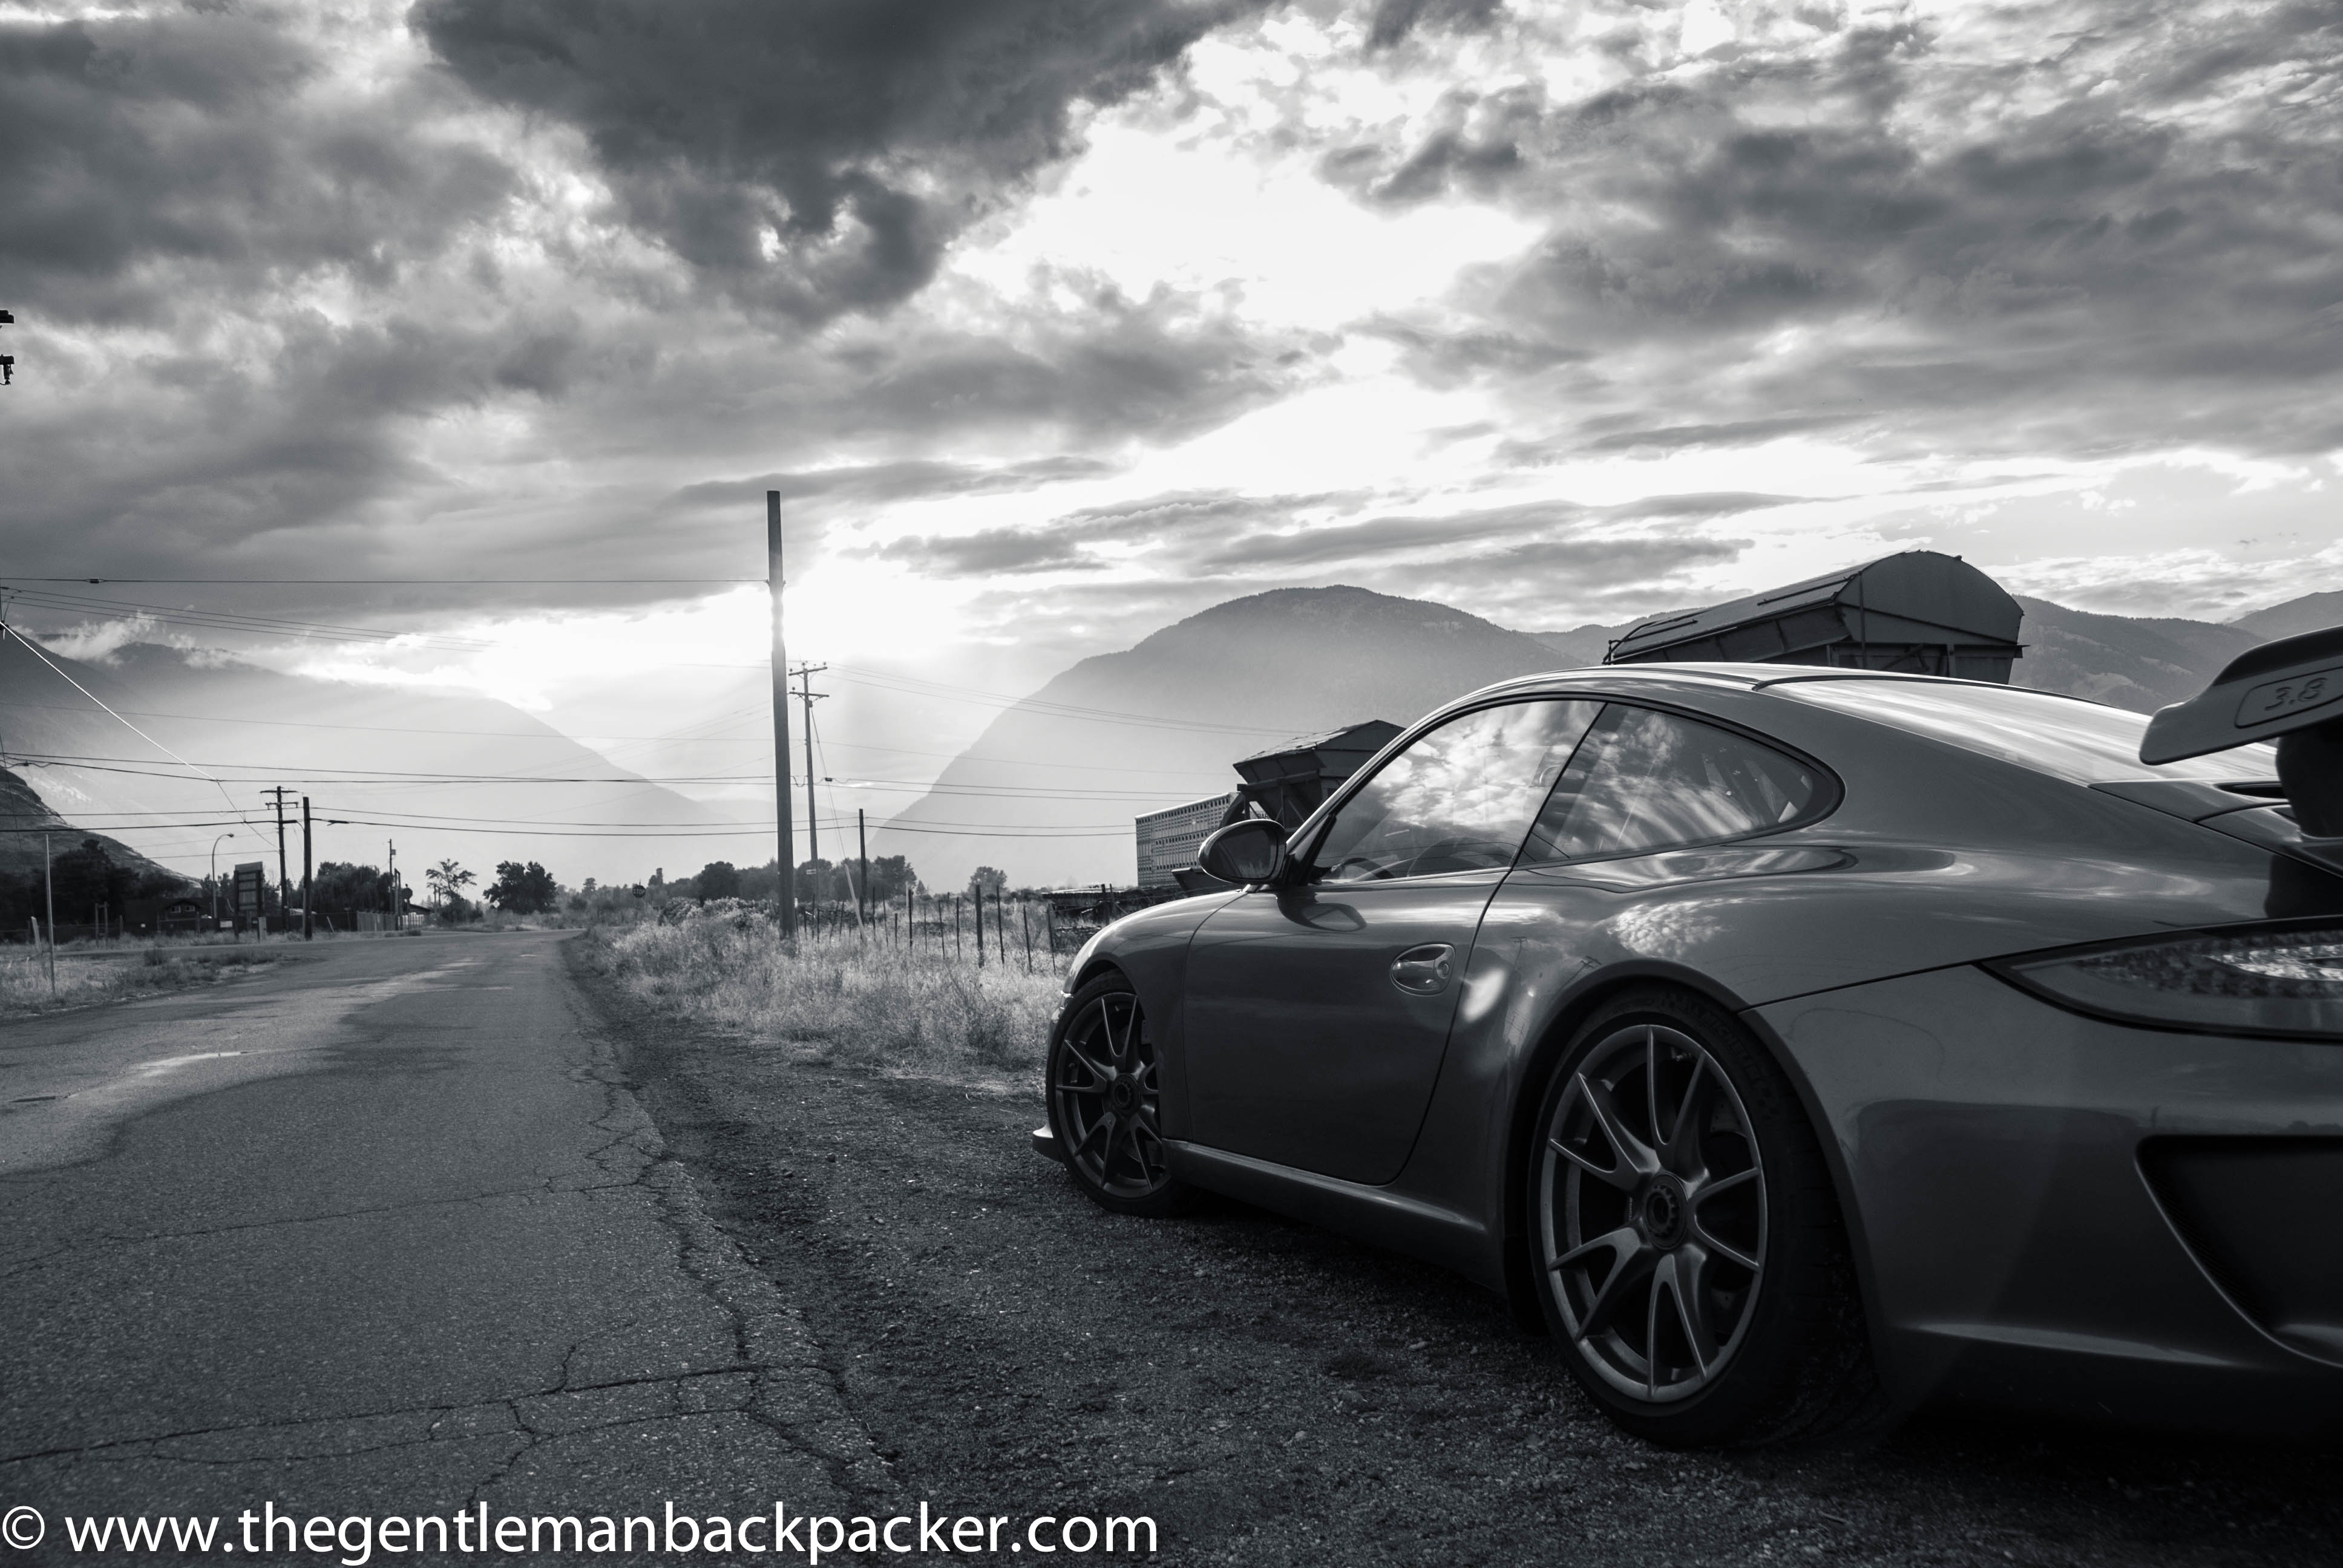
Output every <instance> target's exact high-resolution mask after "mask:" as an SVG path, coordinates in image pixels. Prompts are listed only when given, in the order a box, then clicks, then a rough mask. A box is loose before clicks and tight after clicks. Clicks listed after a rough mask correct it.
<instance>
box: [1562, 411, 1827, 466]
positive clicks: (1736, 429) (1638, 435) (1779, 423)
mask: <svg viewBox="0 0 2343 1568" xmlns="http://www.w3.org/2000/svg"><path fill="white" fill-rule="evenodd" d="M1633 417H1634V416H1632V415H1622V416H1618V417H1616V419H1615V420H1611V421H1604V423H1614V422H1627V421H1631V420H1632V419H1633ZM1859 417H1860V416H1858V415H1854V414H1788V415H1784V416H1782V417H1778V418H1774V419H1736V420H1734V421H1732V422H1731V423H1729V424H1724V425H1664V426H1660V427H1656V428H1646V429H1640V430H1614V431H1611V432H1610V433H1609V434H1607V435H1602V436H1597V437H1594V439H1593V440H1591V441H1587V442H1585V443H1584V445H1583V448H1581V449H1584V450H1585V451H1590V452H1624V451H1628V450H1631V449H1633V448H1634V447H1659V448H1661V449H1663V450H1665V451H1679V450H1682V449H1684V448H1685V447H1755V446H1757V445H1760V444H1761V443H1763V442H1766V441H1777V440H1779V439H1781V438H1782V437H1785V436H1803V435H1805V433H1806V432H1808V431H1810V430H1829V429H1834V428H1836V427H1841V426H1845V425H1850V424H1853V423H1855V421H1856V420H1857V419H1858V418H1859ZM1566 449H1568V448H1561V449H1555V452H1554V455H1555V456H1560V455H1561V451H1562V450H1566ZM1531 455H1532V454H1530V453H1528V452H1523V453H1521V454H1520V456H1523V457H1529V456H1531Z"/></svg>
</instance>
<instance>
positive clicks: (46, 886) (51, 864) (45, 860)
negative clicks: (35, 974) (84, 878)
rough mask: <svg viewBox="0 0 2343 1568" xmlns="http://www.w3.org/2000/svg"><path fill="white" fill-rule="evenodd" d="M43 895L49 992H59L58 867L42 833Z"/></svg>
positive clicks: (47, 841)
mask: <svg viewBox="0 0 2343 1568" xmlns="http://www.w3.org/2000/svg"><path fill="white" fill-rule="evenodd" d="M41 887H42V890H43V892H42V896H43V897H44V898H45V899H46V900H48V906H49V994H50V995H51V996H55V995H56V994H57V868H56V861H55V859H54V858H53V857H52V856H51V855H50V854H49V836H48V835H47V834H46V833H44V834H42V835H41Z"/></svg>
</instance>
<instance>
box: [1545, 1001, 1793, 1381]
mask: <svg viewBox="0 0 2343 1568" xmlns="http://www.w3.org/2000/svg"><path fill="white" fill-rule="evenodd" d="M1541 1150H1542V1152H1541V1155H1540V1160H1541V1164H1540V1167H1539V1172H1538V1179H1537V1188H1536V1191H1535V1201H1536V1204H1537V1208H1538V1213H1537V1215H1536V1217H1535V1218H1536V1225H1537V1232H1538V1242H1539V1247H1540V1251H1541V1256H1540V1258H1539V1260H1538V1261H1539V1262H1540V1263H1541V1264H1542V1266H1543V1271H1544V1289H1546V1290H1548V1291H1550V1292H1553V1296H1554V1304H1555V1306H1556V1307H1557V1308H1558V1309H1559V1312H1560V1314H1561V1318H1562V1321H1563V1324H1564V1328H1565V1330H1566V1332H1568V1334H1569V1336H1570V1338H1571V1341H1572V1342H1573V1343H1574V1345H1575V1346H1576V1348H1577V1350H1578V1351H1579V1352H1580V1353H1581V1354H1582V1355H1583V1356H1584V1359H1585V1362H1586V1364H1587V1365H1588V1366H1590V1367H1591V1368H1592V1369H1593V1370H1594V1372H1596V1373H1597V1374H1598V1375H1600V1376H1601V1377H1602V1379H1603V1380H1604V1382H1606V1383H1608V1384H1610V1385H1611V1386H1612V1387H1613V1388H1614V1389H1616V1390H1617V1391H1618V1392H1620V1393H1622V1394H1624V1395H1625V1396H1627V1397H1628V1398H1629V1399H1631V1400H1634V1401H1636V1402H1641V1403H1645V1404H1654V1405H1656V1404H1667V1403H1673V1402H1676V1401H1680V1400H1684V1399H1688V1398H1690V1397H1691V1396H1693V1395H1694V1394H1696V1393H1698V1392H1701V1391H1702V1390H1703V1389H1705V1388H1707V1387H1709V1386H1711V1385H1712V1384H1713V1383H1715V1382H1716V1380H1717V1379H1718V1378H1720V1377H1721V1376H1723V1375H1724V1372H1725V1369H1726V1367H1727V1365H1728V1364H1729V1363H1730V1362H1732V1360H1733V1358H1734V1355H1735V1352H1737V1351H1738V1350H1739V1349H1740V1348H1741V1344H1742V1342H1743V1340H1744V1339H1745V1337H1746V1335H1747V1332H1748V1329H1749V1325H1750V1322H1751V1319H1752V1317H1753V1316H1754V1314H1755V1309H1756V1305H1757V1297H1758V1292H1759V1291H1760V1289H1761V1288H1762V1287H1763V1285H1764V1282H1765V1255H1766V1252H1765V1247H1766V1191H1765V1187H1766V1182H1765V1165H1764V1162H1763V1160H1762V1157H1761V1155H1760V1152H1759V1150H1758V1146H1757V1140H1756V1138H1755V1135H1754V1134H1753V1133H1752V1131H1751V1127H1750V1119H1749V1113H1748V1111H1747V1109H1746V1108H1745V1106H1744V1105H1743V1104H1742V1101H1741V1096H1740V1094H1739V1092H1738V1091H1736V1090H1735V1088H1734V1085H1733V1081H1732V1080H1731V1078H1730V1077H1729V1076H1728V1075H1727V1074H1726V1072H1725V1070H1724V1068H1723V1067H1722V1066H1721V1065H1720V1064H1719V1063H1718V1061H1717V1060H1716V1058H1715V1056H1714V1055H1712V1054H1711V1053H1710V1052H1709V1051H1708V1050H1706V1049H1704V1047H1703V1046H1702V1045H1701V1043H1700V1042H1699V1041H1698V1040H1694V1038H1693V1037H1692V1036H1691V1035H1690V1034H1687V1033H1685V1032H1684V1030H1679V1029H1674V1028H1671V1027H1669V1026H1668V1025H1665V1024H1656V1023H1634V1024H1629V1025H1626V1026H1625V1027H1623V1028H1620V1029H1617V1030H1614V1031H1612V1032H1611V1033H1609V1034H1607V1035H1605V1036H1604V1037H1603V1038H1602V1039H1601V1040H1598V1041H1597V1042H1596V1043H1595V1044H1594V1047H1593V1048H1592V1049H1591V1050H1587V1051H1585V1052H1584V1054H1583V1055H1582V1056H1581V1057H1580V1058H1579V1060H1578V1062H1577V1065H1576V1067H1575V1068H1574V1070H1573V1071H1572V1075H1571V1078H1570V1081H1569V1082H1568V1084H1567V1085H1566V1086H1565V1087H1564V1091H1563V1092H1562V1094H1561V1095H1560V1097H1559V1098H1558V1099H1557V1100H1556V1101H1554V1110H1553V1112H1552V1114H1551V1116H1550V1117H1549V1118H1548V1121H1547V1124H1546V1126H1545V1128H1544V1139H1543V1141H1542V1144H1541Z"/></svg>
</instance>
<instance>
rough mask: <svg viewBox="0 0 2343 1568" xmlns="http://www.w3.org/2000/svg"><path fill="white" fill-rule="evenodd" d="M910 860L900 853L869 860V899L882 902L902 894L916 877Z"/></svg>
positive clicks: (897, 897)
mask: <svg viewBox="0 0 2343 1568" xmlns="http://www.w3.org/2000/svg"><path fill="white" fill-rule="evenodd" d="M917 876H918V873H916V872H914V871H913V870H912V869H911V862H910V860H909V859H905V858H904V857H903V856H901V855H880V857H878V858H877V859H874V860H872V861H871V862H870V900H871V901H872V902H873V903H880V904H884V903H888V902H890V901H891V900H896V899H900V898H901V897H902V896H903V890H904V889H906V888H908V887H910V885H911V883H912V882H913V881H914V880H915V879H917Z"/></svg>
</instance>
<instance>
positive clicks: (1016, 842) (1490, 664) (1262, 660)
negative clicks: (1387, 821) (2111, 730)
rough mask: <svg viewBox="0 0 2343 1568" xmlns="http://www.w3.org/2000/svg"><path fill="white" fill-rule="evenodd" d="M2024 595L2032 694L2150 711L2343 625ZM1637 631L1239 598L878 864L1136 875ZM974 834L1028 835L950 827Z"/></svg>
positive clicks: (963, 759)
mask: <svg viewBox="0 0 2343 1568" xmlns="http://www.w3.org/2000/svg"><path fill="white" fill-rule="evenodd" d="M2019 603H2020V604H2022V605H2023V606H2024V607H2025V610H2026V620H2025V625H2024V627H2023V628H2022V629H2021V631H2020V632H2019V637H2020V638H2021V640H2023V641H2024V642H2025V643H2026V657H2025V658H2022V659H2021V660H2019V662H2018V665H2017V668H2016V683H2017V684H2019V685H2021V686H2030V687H2034V688H2036V689H2042V690H2048V691H2064V692H2069V693H2072V694H2073V695H2076V696H2078V697H2088V698H2092V699H2096V700H2097V701H2101V702H2107V703H2110V704H2113V705H2115V706H2117V707H2120V708H2128V709H2133V710H2135V711H2137V712H2142V713H2147V712H2152V711H2154V710H2155V709H2157V708H2161V707H2163V706H2165V705H2166V704H2167V703H2173V702H2178V701H2180V700H2182V699H2185V698H2187V697H2189V696H2192V695H2194V694H2195V693H2196V692H2197V691H2199V690H2201V689H2203V688H2204V687H2205V685H2206V684H2207V682H2208V681H2210V680H2211V679H2212V678H2213V676H2214V675H2215V674H2216V673H2217V671H2218V670H2219V669H2220V668H2221V667H2222V666H2223V665H2225V664H2227V662H2228V661H2229V660H2230V659H2231V658H2235V657H2236V656H2237V654H2238V653H2240V652H2242V651H2244V650H2245V649H2246V648H2251V647H2253V646H2254V645H2255V644H2257V643H2258V642H2260V641H2262V640H2263V639H2264V638H2265V637H2266V636H2268V635H2273V634H2291V633H2292V632H2294V631H2298V630H2307V629H2309V628H2312V627H2314V626H2323V625H2328V624H2331V623H2332V622H2333V621H2335V620H2343V594H2313V595H2309V596H2307V597H2306V598H2300V599H2297V600H2294V601H2292V602H2291V603H2289V604H2284V605H2278V606H2275V607H2273V608H2269V609H2267V610H2262V611H2259V612H2257V613H2256V614H2254V615H2251V616H2247V617H2246V618H2244V619H2242V620H2240V621H2238V622H2237V623H2234V624H2231V625H2226V626H2225V625H2217V624H2215V623H2213V622H2210V621H2199V620H2186V619H2179V618H2132V617H2127V616H2115V615H2097V614H2093V613H2091V612H2088V611H2085V610H2074V609H2068V608H2065V607H2064V606H2062V605H2056V604H2052V603H2050V602H2049V601H2048V600H2046V599H2036V598H2021V599H2020V600H2019ZM1633 624H1634V622H1632V621H1631V622H1623V623H1621V624H1620V625H1618V626H1610V627H1605V626H1592V625H1590V626H1582V627H1577V628H1570V629H1567V630H1554V631H1542V632H1512V631H1507V630H1505V629H1504V628H1501V627H1498V626H1495V625H1493V624H1492V623H1490V622H1488V621H1485V620H1482V619H1480V618H1478V617H1475V616H1471V615H1467V614H1465V613H1464V612H1463V611H1462V610H1457V609H1452V608H1449V607H1447V606H1444V605H1439V604H1433V603H1430V602H1428V601H1425V600H1421V599H1405V598H1392V597H1390V596H1388V595H1384V594H1377V593H1370V592H1368V591H1367V590H1365V589H1363V588H1288V589H1282V590H1280V591H1278V592H1275V593H1265V594H1255V595H1253V596H1252V597H1250V598H1240V599H1232V600H1230V601H1229V602H1228V603H1225V604H1222V605H1217V606H1215V607H1213V608H1211V609H1208V610H1205V611H1203V612H1202V613H1201V614H1198V615H1194V616H1191V617H1189V618H1187V619H1186V620H1183V621H1181V622H1179V623H1178V624H1176V625H1173V626H1169V627H1165V628H1162V629H1161V630H1160V631H1158V632H1155V633H1154V634H1152V635H1151V636H1149V637H1147V638H1144V639H1142V640H1141V642H1140V643H1139V644H1138V645H1137V646H1135V647H1133V648H1129V649H1127V650H1125V651H1123V652H1121V653H1111V654H1102V655H1100V656H1098V657H1096V658H1087V659H1084V660H1083V661H1082V662H1081V663H1080V664H1078V665H1076V666H1074V667H1073V668H1071V669H1069V670H1067V671H1066V672H1065V673H1064V674H1062V675H1060V676H1058V677H1057V678H1055V679H1053V680H1051V682H1050V683H1049V684H1048V685H1047V686H1045V687H1043V688H1042V689H1041V690H1040V691H1038V692H1036V693H1035V694H1034V695H1033V696H1032V697H1031V698H1030V699H1027V700H1026V701H1025V702H1023V703H1021V704H1020V705H1019V706H1018V707H1016V708H1013V709H1010V710H1008V711H1007V712H1005V713H1003V714H1002V715H1001V717H1000V718H999V719H996V720H995V721H994V722H993V724H992V726H991V727H990V729H987V730H986V731H985V733H984V736H983V737H982V738H981V739H980V740H979V741H978V742H977V743H976V745H974V746H973V747H971V748H970V749H969V750H968V751H967V752H965V753H963V754H962V755H961V756H960V758H959V759H956V760H955V761H953V762H952V763H951V764H950V766H948V767H947V768H946V769H944V772H943V774H942V776H941V778H940V779H939V780H938V783H937V787H936V788H935V789H933V790H931V791H930V793H929V794H928V795H927V796H925V797H924V798H922V799H920V800H919V801H918V802H917V803H916V804H914V805H913V806H912V807H911V808H910V809H909V810H907V811H905V812H904V813H903V814H902V815H901V816H900V817H899V818H897V819H895V820H894V822H893V823H890V825H889V826H888V827H886V828H882V829H876V830H874V832H873V834H872V853H874V854H879V853H885V854H904V855H908V856H910V858H911V860H912V862H913V863H914V864H915V865H916V866H918V867H919V868H920V872H921V874H922V876H923V877H924V878H925V879H927V881H928V882H929V883H930V885H931V886H936V887H950V886H953V885H956V884H957V883H958V882H959V881H960V880H961V879H965V878H966V876H967V875H968V873H969V871H970V869H973V868H974V867H975V866H976V865H977V864H978V863H979V862H984V863H988V864H991V865H996V866H999V867H1001V869H1004V870H1006V871H1008V872H1009V874H1010V876H1011V879H1012V880H1015V881H1018V882H1028V883H1051V882H1081V881H1100V880H1109V879H1111V880H1117V881H1127V880H1129V879H1131V876H1132V875H1133V866H1132V836H1131V826H1130V822H1131V818H1132V817H1134V816H1136V815H1138V814H1139V813H1141V812H1142V811H1148V810H1152V809H1158V808H1160V807H1161V806H1166V805H1172V804H1176V803H1177V802H1179V801H1181V800H1185V799H1195V798H1197V797H1199V796H1202V795H1208V794H1213V793H1218V792H1219V791H1221V790H1223V789H1227V788H1228V787H1229V785H1230V783H1231V782H1232V780H1233V777H1234V776H1233V775H1232V773H1231V772H1230V770H1229V764H1230V763H1232V761H1234V760H1235V759H1238V758H1240V757H1243V756H1245V755H1248V754H1249V753H1251V752H1253V751H1258V750H1262V749H1265V748H1266V747H1268V746H1269V745H1271V744H1272V743H1274V742H1275V741H1276V740H1278V739H1283V738H1284V737H1287V736H1291V735H1298V734H1303V733H1307V732H1309V731H1312V730H1316V729H1332V728H1333V727H1335V726H1336V725H1340V724H1346V723H1350V722H1353V721H1354V720H1357V719H1376V718H1381V719H1393V720H1396V721H1399V722H1405V721H1407V720H1408V719H1413V718H1415V717H1416V716H1417V715H1419V714H1421V713H1423V711H1424V710H1425V709H1429V708H1432V707H1433V706H1434V705H1436V704H1438V703H1441V702H1443V701H1446V700H1447V699H1450V698H1452V697H1454V696H1457V695H1459V694H1461V693H1463V692H1466V691H1470V690H1471V689H1473V688H1474V687H1476V686H1481V685H1484V684H1486V683H1488V682H1489V681H1492V680H1498V679H1503V678H1505V677H1507V676H1512V675H1519V674H1526V673H1529V672H1532V671H1535V670H1541V669H1560V668H1572V667H1574V666H1581V665H1590V664H1599V663H1600V662H1602V658H1603V656H1604V651H1605V648H1606V647H1607V645H1608V643H1609V641H1610V639H1611V638H1615V637H1617V636H1619V635H1620V634H1621V633H1622V632H1623V631H1624V630H1625V629H1626V628H1627V627H1628V626H1630V625H1633ZM1070 709H1087V710H1091V711H1089V712H1072V711H1070ZM1102 715H1122V716H1124V717H1122V718H1120V719H1116V718H1109V717H1102ZM960 824H980V825H987V826H994V825H997V826H1000V827H1002V828H1005V829H1009V834H1010V835H1013V836H1002V837H998V838H991V839H962V838H955V837H951V836H950V835H949V834H948V833H946V832H944V831H942V829H946V828H949V827H952V826H956V825H960ZM880 845H884V846H885V848H884V849H880Z"/></svg>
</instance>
